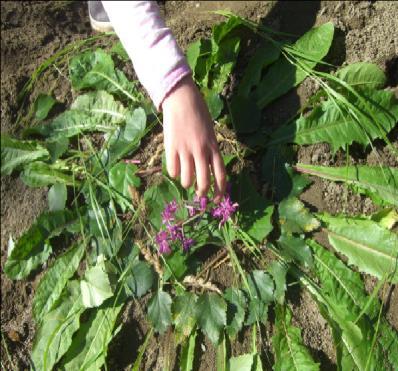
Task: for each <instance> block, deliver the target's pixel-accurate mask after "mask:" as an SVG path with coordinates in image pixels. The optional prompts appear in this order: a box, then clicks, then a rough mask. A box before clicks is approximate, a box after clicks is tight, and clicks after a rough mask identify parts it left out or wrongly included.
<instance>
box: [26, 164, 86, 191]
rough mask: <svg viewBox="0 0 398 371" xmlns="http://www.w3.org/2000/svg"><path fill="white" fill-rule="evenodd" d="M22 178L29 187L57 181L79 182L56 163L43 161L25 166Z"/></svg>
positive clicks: (70, 183) (69, 183)
mask: <svg viewBox="0 0 398 371" xmlns="http://www.w3.org/2000/svg"><path fill="white" fill-rule="evenodd" d="M21 179H22V181H23V182H24V183H25V184H26V185H27V186H29V187H44V186H47V185H50V184H56V183H63V184H66V185H74V184H76V183H78V181H76V182H75V181H74V179H73V176H72V175H71V174H70V173H65V172H64V171H62V170H60V169H59V167H58V166H56V165H49V164H46V163H45V162H41V161H36V162H32V163H31V164H29V165H27V166H25V168H24V171H23V172H22V174H21Z"/></svg>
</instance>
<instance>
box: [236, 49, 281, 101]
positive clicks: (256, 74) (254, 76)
mask: <svg viewBox="0 0 398 371" xmlns="http://www.w3.org/2000/svg"><path fill="white" fill-rule="evenodd" d="M279 55H280V50H279V49H278V48H277V47H276V46H274V45H273V44H271V43H268V42H267V43H265V44H263V45H261V46H260V47H259V48H258V49H257V50H256V52H255V53H254V55H253V56H252V57H251V58H250V61H249V63H248V65H247V67H246V69H245V71H244V73H243V76H242V79H241V80H240V83H239V86H238V95H239V96H242V97H249V95H250V93H251V90H252V88H253V87H255V86H257V85H258V84H259V82H260V80H261V72H262V71H263V70H264V69H265V68H266V67H267V66H269V65H270V64H271V63H273V62H275V61H276V60H277V59H278V58H279ZM256 106H257V105H256Z"/></svg>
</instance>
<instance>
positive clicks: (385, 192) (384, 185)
mask: <svg viewBox="0 0 398 371" xmlns="http://www.w3.org/2000/svg"><path fill="white" fill-rule="evenodd" d="M295 168H296V170H297V171H299V172H302V173H306V174H310V175H315V176H318V177H321V178H325V179H329V180H333V181H335V182H344V183H347V184H349V185H351V186H353V187H354V189H356V190H357V191H359V192H360V193H364V194H366V195H368V196H369V197H371V198H372V199H373V200H374V201H375V202H377V203H383V201H385V202H387V203H390V204H392V205H395V206H398V170H397V169H394V168H392V167H383V166H373V167H372V166H363V165H352V166H341V167H329V166H316V165H306V164H297V165H296V166H295Z"/></svg>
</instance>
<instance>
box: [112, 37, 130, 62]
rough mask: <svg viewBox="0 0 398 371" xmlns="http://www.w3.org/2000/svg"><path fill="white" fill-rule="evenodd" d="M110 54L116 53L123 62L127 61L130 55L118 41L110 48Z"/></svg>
mask: <svg viewBox="0 0 398 371" xmlns="http://www.w3.org/2000/svg"><path fill="white" fill-rule="evenodd" d="M111 53H112V54H116V55H117V56H118V57H119V58H120V59H121V60H122V61H123V62H129V61H130V57H129V55H128V54H127V52H126V49H124V47H123V44H122V43H121V42H120V41H117V42H116V43H115V44H114V45H113V46H112V49H111Z"/></svg>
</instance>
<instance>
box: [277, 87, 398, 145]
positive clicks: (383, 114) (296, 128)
mask: <svg viewBox="0 0 398 371" xmlns="http://www.w3.org/2000/svg"><path fill="white" fill-rule="evenodd" d="M363 97H364V99H365V100H366V105H367V107H365V106H364V104H363V102H361V101H359V100H357V99H356V100H354V101H353V102H351V103H352V105H353V106H355V107H356V108H357V109H358V110H360V111H361V112H362V114H360V115H358V116H359V120H360V122H358V120H356V119H355V118H354V117H353V116H352V115H351V114H349V113H348V112H347V111H346V110H345V109H344V108H342V107H340V106H338V105H336V103H335V102H333V101H332V100H327V101H324V102H322V103H321V104H320V105H318V106H316V107H315V108H314V109H313V110H312V111H311V113H310V114H309V115H305V116H304V115H301V116H300V117H299V118H298V119H296V120H295V121H293V122H292V123H291V124H287V125H284V126H282V127H281V128H280V129H278V130H276V131H275V132H274V133H273V134H272V138H271V140H270V142H269V145H271V144H272V145H274V144H278V143H288V142H293V143H297V144H315V143H324V142H326V143H329V144H330V145H331V148H332V151H333V153H335V152H336V151H337V150H338V149H339V148H345V146H346V145H347V144H351V143H352V142H358V143H360V144H362V145H367V144H369V143H370V141H371V140H373V139H376V138H381V137H383V132H384V133H388V132H389V131H390V130H391V129H392V128H393V127H394V126H395V125H396V122H397V121H398V99H397V98H396V97H395V96H394V93H393V92H390V91H383V90H376V91H374V90H371V91H367V92H366V95H365V94H363ZM369 112H370V113H371V114H372V116H373V117H375V118H376V120H377V125H376V123H375V122H374V120H373V118H372V117H370V114H369Z"/></svg>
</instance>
